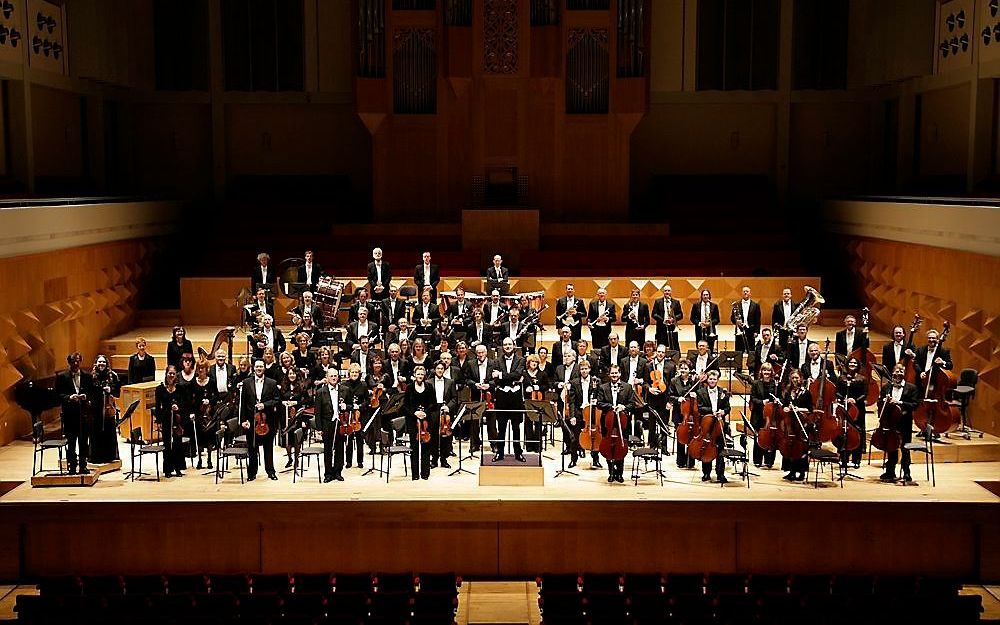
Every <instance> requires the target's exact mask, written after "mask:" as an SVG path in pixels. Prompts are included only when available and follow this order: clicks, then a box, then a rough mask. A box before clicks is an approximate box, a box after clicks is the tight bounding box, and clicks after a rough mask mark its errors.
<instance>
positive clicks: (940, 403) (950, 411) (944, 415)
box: [913, 321, 962, 434]
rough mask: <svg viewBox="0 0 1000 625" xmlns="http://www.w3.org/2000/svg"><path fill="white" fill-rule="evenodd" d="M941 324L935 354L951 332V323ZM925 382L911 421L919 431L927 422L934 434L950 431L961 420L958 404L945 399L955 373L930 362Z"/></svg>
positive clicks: (954, 381)
mask: <svg viewBox="0 0 1000 625" xmlns="http://www.w3.org/2000/svg"><path fill="white" fill-rule="evenodd" d="M943 325H944V329H943V330H942V331H941V338H939V339H938V346H937V352H935V354H937V353H939V352H940V351H941V347H942V346H943V345H944V341H945V339H947V338H948V334H949V333H950V332H951V324H949V323H948V322H947V321H945V322H944V324H943ZM935 357H936V356H935ZM925 382H926V386H924V398H923V400H922V401H921V402H920V404H919V405H918V406H917V408H916V410H914V411H913V423H914V425H916V426H917V427H918V428H919V429H920V431H925V430H926V429H927V424H928V423H930V424H931V427H932V428H933V429H934V433H935V434H944V433H945V432H950V431H951V430H952V429H954V428H955V427H957V426H958V424H959V423H961V420H962V413H961V412H960V411H959V409H958V406H957V405H955V404H953V403H951V402H949V401H947V399H948V397H949V396H950V394H951V392H952V391H953V390H955V385H956V384H957V381H956V380H955V374H953V373H952V372H951V371H948V370H947V369H945V368H944V367H942V366H940V365H937V364H932V365H931V370H930V371H928V372H927V379H926V380H925Z"/></svg>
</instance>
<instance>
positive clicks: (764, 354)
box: [748, 326, 784, 375]
mask: <svg viewBox="0 0 1000 625" xmlns="http://www.w3.org/2000/svg"><path fill="white" fill-rule="evenodd" d="M751 357H752V358H753V364H752V365H749V366H748V368H749V369H750V370H751V371H752V372H753V373H754V375H757V370H759V369H760V368H761V367H762V366H764V364H770V365H771V366H772V367H774V365H776V364H778V363H780V362H781V361H782V360H783V359H784V354H782V352H781V348H780V347H779V346H778V341H777V337H776V336H774V333H773V332H772V331H771V328H770V326H765V327H764V328H761V331H760V340H758V341H757V344H756V345H754V349H753V354H751ZM772 373H773V371H772Z"/></svg>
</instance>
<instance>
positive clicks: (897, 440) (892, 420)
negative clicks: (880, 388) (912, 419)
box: [872, 381, 903, 453]
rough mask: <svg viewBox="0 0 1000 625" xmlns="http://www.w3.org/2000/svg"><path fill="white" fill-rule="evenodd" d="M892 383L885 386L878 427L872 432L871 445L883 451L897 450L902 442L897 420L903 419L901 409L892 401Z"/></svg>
mask: <svg viewBox="0 0 1000 625" xmlns="http://www.w3.org/2000/svg"><path fill="white" fill-rule="evenodd" d="M892 384H893V382H891V381H890V382H889V384H888V385H887V386H886V396H885V399H884V400H883V401H882V409H881V410H879V413H878V427H877V428H875V431H874V432H872V447H874V448H875V449H880V450H882V451H884V452H887V453H888V452H893V451H898V450H899V447H900V445H901V444H902V438H901V437H900V435H899V430H898V427H899V422H900V421H901V420H902V419H903V409H902V408H901V407H900V405H899V404H894V403H892V401H890V400H891V399H892Z"/></svg>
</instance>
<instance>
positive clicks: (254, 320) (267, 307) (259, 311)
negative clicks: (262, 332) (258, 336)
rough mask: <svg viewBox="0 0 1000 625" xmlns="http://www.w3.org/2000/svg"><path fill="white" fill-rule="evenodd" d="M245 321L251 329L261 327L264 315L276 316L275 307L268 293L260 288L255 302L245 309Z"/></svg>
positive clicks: (255, 296)
mask: <svg viewBox="0 0 1000 625" xmlns="http://www.w3.org/2000/svg"><path fill="white" fill-rule="evenodd" d="M243 311H244V314H243V320H244V322H245V323H246V324H247V325H248V326H250V327H260V325H261V323H262V321H261V319H262V318H263V316H264V315H271V316H272V317H273V316H274V305H273V304H272V303H271V300H270V299H269V298H268V296H267V291H266V290H264V289H261V288H258V289H257V291H256V294H255V295H254V300H253V301H252V302H250V303H249V304H247V305H246V306H244V307H243Z"/></svg>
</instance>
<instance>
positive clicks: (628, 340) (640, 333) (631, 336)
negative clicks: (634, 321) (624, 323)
mask: <svg viewBox="0 0 1000 625" xmlns="http://www.w3.org/2000/svg"><path fill="white" fill-rule="evenodd" d="M632 341H635V342H636V343H638V344H639V350H640V351H641V350H642V346H643V345H644V344H645V343H646V329H645V328H643V329H642V330H626V331H625V347H628V346H629V345H631V344H632Z"/></svg>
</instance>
